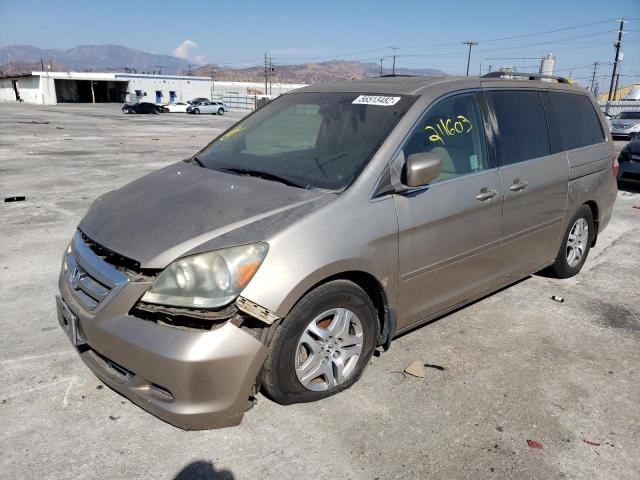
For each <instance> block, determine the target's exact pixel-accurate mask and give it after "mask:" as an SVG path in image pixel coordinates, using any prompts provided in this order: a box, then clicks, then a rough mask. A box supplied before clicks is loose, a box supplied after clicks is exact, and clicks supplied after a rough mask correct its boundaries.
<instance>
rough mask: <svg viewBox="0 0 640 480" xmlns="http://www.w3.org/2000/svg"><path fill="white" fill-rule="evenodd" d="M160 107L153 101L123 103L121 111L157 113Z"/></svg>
mask: <svg viewBox="0 0 640 480" xmlns="http://www.w3.org/2000/svg"><path fill="white" fill-rule="evenodd" d="M161 108H162V107H159V106H158V105H155V104H154V103H148V102H140V103H125V104H124V106H123V107H122V113H158V112H160V109H161Z"/></svg>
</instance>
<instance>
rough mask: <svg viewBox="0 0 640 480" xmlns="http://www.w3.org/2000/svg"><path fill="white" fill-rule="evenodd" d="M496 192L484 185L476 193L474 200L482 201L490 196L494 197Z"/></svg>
mask: <svg viewBox="0 0 640 480" xmlns="http://www.w3.org/2000/svg"><path fill="white" fill-rule="evenodd" d="M497 194H498V192H497V191H496V190H490V189H488V188H486V187H485V188H483V189H482V190H480V193H479V194H478V195H476V200H480V201H481V202H484V201H485V200H489V199H490V198H493V197H495V196H496V195H497Z"/></svg>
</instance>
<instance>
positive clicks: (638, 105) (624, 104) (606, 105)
mask: <svg viewBox="0 0 640 480" xmlns="http://www.w3.org/2000/svg"><path fill="white" fill-rule="evenodd" d="M600 108H601V109H602V111H603V112H605V113H608V114H609V115H611V116H612V117H613V116H615V115H617V114H619V113H620V112H626V111H629V110H633V111H640V101H638V100H626V101H622V100H619V101H617V102H600Z"/></svg>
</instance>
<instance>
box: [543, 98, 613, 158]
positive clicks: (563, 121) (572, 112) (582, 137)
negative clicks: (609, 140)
mask: <svg viewBox="0 0 640 480" xmlns="http://www.w3.org/2000/svg"><path fill="white" fill-rule="evenodd" d="M548 95H549V97H548V98H549V104H550V108H551V114H552V115H553V117H554V120H555V121H554V123H555V128H557V130H558V134H559V137H560V145H561V147H562V150H571V149H574V148H580V147H587V146H589V145H595V144H596V143H601V142H603V141H604V132H603V131H602V124H601V123H600V118H599V117H598V114H597V113H596V111H595V109H594V107H593V104H592V103H591V101H590V100H589V98H588V97H586V96H585V95H580V94H577V93H562V92H549V93H548Z"/></svg>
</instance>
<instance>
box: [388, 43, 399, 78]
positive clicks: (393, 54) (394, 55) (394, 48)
mask: <svg viewBox="0 0 640 480" xmlns="http://www.w3.org/2000/svg"><path fill="white" fill-rule="evenodd" d="M389 48H391V51H392V52H393V53H392V56H393V65H392V67H391V75H393V76H395V74H396V50H398V47H389Z"/></svg>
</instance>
